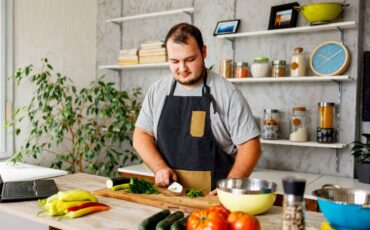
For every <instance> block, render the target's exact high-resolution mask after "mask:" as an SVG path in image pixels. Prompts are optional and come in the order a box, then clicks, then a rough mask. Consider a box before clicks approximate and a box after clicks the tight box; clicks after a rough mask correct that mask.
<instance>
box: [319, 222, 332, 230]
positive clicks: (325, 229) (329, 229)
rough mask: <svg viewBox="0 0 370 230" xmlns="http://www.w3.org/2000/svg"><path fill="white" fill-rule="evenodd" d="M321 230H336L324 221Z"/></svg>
mask: <svg viewBox="0 0 370 230" xmlns="http://www.w3.org/2000/svg"><path fill="white" fill-rule="evenodd" d="M320 230H334V228H332V227H331V226H330V224H329V223H328V222H326V221H323V222H322V223H321V228H320Z"/></svg>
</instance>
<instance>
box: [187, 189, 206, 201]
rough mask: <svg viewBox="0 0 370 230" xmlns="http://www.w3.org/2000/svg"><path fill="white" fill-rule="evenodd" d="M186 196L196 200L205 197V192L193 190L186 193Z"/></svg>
mask: <svg viewBox="0 0 370 230" xmlns="http://www.w3.org/2000/svg"><path fill="white" fill-rule="evenodd" d="M186 196H187V197H190V198H192V199H193V198H196V197H198V196H203V191H202V189H194V188H191V189H189V190H188V191H187V192H186Z"/></svg>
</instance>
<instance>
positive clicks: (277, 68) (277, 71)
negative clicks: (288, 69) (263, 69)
mask: <svg viewBox="0 0 370 230" xmlns="http://www.w3.org/2000/svg"><path fill="white" fill-rule="evenodd" d="M285 64H286V62H285V60H274V61H273V62H272V73H271V76H272V77H284V76H285Z"/></svg>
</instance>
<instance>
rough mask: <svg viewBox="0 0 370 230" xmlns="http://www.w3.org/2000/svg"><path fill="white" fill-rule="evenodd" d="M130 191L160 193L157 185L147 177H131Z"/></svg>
mask: <svg viewBox="0 0 370 230" xmlns="http://www.w3.org/2000/svg"><path fill="white" fill-rule="evenodd" d="M129 191H130V192H132V193H139V194H156V193H158V190H157V187H156V186H155V185H154V184H153V183H152V182H150V181H148V180H147V179H138V178H136V177H131V179H130V188H129Z"/></svg>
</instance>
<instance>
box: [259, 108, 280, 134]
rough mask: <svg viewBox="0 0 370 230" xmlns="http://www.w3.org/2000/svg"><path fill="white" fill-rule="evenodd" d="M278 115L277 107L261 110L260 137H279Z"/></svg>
mask: <svg viewBox="0 0 370 230" xmlns="http://www.w3.org/2000/svg"><path fill="white" fill-rule="evenodd" d="M279 123H280V116H279V110H277V109H265V110H263V118H262V134H261V138H262V139H268V140H275V139H278V137H279Z"/></svg>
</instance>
